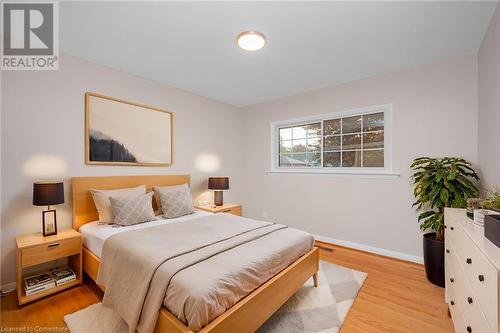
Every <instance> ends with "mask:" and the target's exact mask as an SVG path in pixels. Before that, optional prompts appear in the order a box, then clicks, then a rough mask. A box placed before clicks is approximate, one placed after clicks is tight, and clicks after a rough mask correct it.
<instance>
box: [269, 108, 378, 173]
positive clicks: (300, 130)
mask: <svg viewBox="0 0 500 333" xmlns="http://www.w3.org/2000/svg"><path fill="white" fill-rule="evenodd" d="M384 132H385V122H384V112H376V113H367V114H360V115H354V116H346V117H339V118H325V119H321V120H320V121H314V122H310V123H305V124H297V125H293V126H286V127H278V137H279V139H278V140H279V142H278V144H279V154H278V155H279V157H278V160H279V167H302V168H308V167H313V168H321V167H322V168H383V167H384Z"/></svg>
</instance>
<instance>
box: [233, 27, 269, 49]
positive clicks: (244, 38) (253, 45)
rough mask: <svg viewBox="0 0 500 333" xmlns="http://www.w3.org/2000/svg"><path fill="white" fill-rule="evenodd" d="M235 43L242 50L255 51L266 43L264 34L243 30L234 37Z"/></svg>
mask: <svg viewBox="0 0 500 333" xmlns="http://www.w3.org/2000/svg"><path fill="white" fill-rule="evenodd" d="M236 43H238V46H239V47H241V48H242V49H243V50H247V51H257V50H260V49H261V48H263V47H264V45H266V36H264V34H262V33H260V32H258V31H244V32H242V33H240V34H239V35H238V36H237V37H236Z"/></svg>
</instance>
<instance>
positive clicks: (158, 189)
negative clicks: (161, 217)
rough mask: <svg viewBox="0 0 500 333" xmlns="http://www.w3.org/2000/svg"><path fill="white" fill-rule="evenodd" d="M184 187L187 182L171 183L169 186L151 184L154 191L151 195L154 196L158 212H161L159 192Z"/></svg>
mask: <svg viewBox="0 0 500 333" xmlns="http://www.w3.org/2000/svg"><path fill="white" fill-rule="evenodd" d="M185 187H189V186H188V185H187V184H182V185H171V186H153V193H154V196H153V197H154V198H155V202H156V208H157V209H158V211H160V213H161V212H163V210H162V209H161V200H160V192H162V191H171V190H176V189H183V188H185Z"/></svg>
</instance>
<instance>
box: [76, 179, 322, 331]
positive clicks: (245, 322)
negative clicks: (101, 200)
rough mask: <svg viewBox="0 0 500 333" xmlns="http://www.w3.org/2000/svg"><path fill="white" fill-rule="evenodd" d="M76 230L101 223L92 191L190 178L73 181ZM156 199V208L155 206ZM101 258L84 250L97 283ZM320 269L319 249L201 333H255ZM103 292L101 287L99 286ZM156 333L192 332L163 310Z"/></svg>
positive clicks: (85, 265) (86, 269) (182, 181)
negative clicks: (90, 223)
mask: <svg viewBox="0 0 500 333" xmlns="http://www.w3.org/2000/svg"><path fill="white" fill-rule="evenodd" d="M71 181H72V191H73V192H72V199H73V228H74V229H76V230H78V229H79V228H80V227H81V226H82V225H84V224H85V223H89V222H92V221H96V220H98V214H97V210H96V208H95V205H94V202H93V200H92V196H91V194H90V192H89V190H90V189H92V188H96V189H116V188H124V187H133V186H138V185H146V187H147V189H148V190H151V187H152V186H169V185H180V184H185V183H187V184H189V175H151V176H104V177H74V178H72V180H71ZM154 201H155V200H153V205H154ZM99 265H100V259H99V257H97V256H96V255H94V254H93V253H92V252H91V251H90V250H88V249H87V248H85V247H84V248H83V270H84V272H85V273H87V274H88V275H89V276H90V278H92V279H93V280H94V281H96V280H97V272H98V271H99ZM318 269H319V252H318V248H316V247H315V248H313V249H312V250H311V251H309V252H308V253H306V254H305V255H303V256H302V257H300V258H299V259H298V260H296V261H295V262H294V263H292V264H291V265H290V266H288V267H287V268H285V269H284V270H282V271H281V272H280V273H278V274H277V275H275V276H274V277H273V278H271V279H270V280H269V281H267V282H266V283H264V284H263V285H261V286H260V287H259V288H257V289H256V290H254V291H253V292H252V293H251V294H249V295H248V296H246V297H245V298H243V299H242V300H241V301H239V302H238V303H236V304H235V305H233V306H232V307H231V308H230V309H228V310H227V311H226V312H224V313H223V314H221V315H220V316H219V317H217V318H216V319H215V320H213V321H212V322H211V323H210V324H208V325H207V326H205V327H204V328H203V329H202V330H201V331H199V332H200V333H234V332H238V333H251V332H255V331H256V330H257V329H258V328H259V327H260V326H261V325H262V324H263V323H264V322H265V321H266V320H267V319H268V318H269V317H270V316H271V315H272V314H273V313H274V312H275V311H276V310H278V309H279V308H280V307H281V305H283V304H284V303H285V302H286V301H287V300H288V299H289V298H290V297H291V296H292V295H293V294H294V293H295V292H296V291H297V290H298V289H299V288H300V287H301V286H302V285H303V284H304V283H305V282H306V281H307V279H309V278H311V277H313V278H314V285H315V286H316V285H317V272H318ZM99 287H100V288H101V289H103V290H104V288H103V287H102V286H99ZM155 333H193V332H192V331H191V330H190V329H189V328H187V327H186V325H184V323H182V322H181V321H179V320H178V319H177V318H176V317H175V316H174V315H173V314H172V313H170V311H168V310H167V309H166V308H164V307H162V308H161V310H160V314H159V316H158V321H157V322H156V328H155Z"/></svg>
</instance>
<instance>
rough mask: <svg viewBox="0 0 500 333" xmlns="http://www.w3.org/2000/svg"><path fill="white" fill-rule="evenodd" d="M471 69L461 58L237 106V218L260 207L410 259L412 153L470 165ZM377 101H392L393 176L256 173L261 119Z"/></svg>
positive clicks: (265, 146) (261, 169)
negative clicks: (240, 156)
mask: <svg viewBox="0 0 500 333" xmlns="http://www.w3.org/2000/svg"><path fill="white" fill-rule="evenodd" d="M476 74H477V71H476V58H475V57H473V56H470V57H464V58H460V59H454V60H449V61H446V62H440V63H435V64H431V65H425V66H419V67H416V68H413V69H406V70H401V71H398V72H394V73H390V74H387V75H382V76H377V77H373V78H368V79H365V80H360V81H355V82H351V83H347V84H343V85H338V86H334V87H330V88H325V89H322V90H316V91H313V92H309V93H304V94H300V95H295V96H291V97H287V98H283V99H280V100H276V101H272V102H268V103H264V104H260V105H257V106H252V107H247V108H245V109H244V124H245V132H244V136H243V137H244V138H245V142H244V149H245V163H244V174H245V183H244V186H243V187H244V189H245V191H244V193H243V199H244V200H243V202H244V203H245V212H246V215H248V216H250V217H254V218H263V215H264V214H265V213H267V215H268V216H269V220H271V221H275V222H279V223H284V224H288V225H290V226H293V227H297V228H300V229H304V230H307V231H309V232H311V233H313V234H317V235H322V236H324V237H328V238H333V239H338V240H344V241H349V242H354V243H360V244H363V245H364V246H371V247H376V248H380V249H383V250H388V251H395V252H397V253H394V252H392V253H391V252H389V254H392V255H399V254H401V256H402V257H405V258H409V259H413V260H419V259H420V258H419V257H421V255H422V236H421V233H420V231H419V228H418V224H417V221H416V217H415V213H414V211H413V210H412V209H411V204H412V202H413V197H412V191H411V187H410V179H409V177H410V169H409V165H410V164H411V161H412V159H414V158H416V157H419V156H422V155H425V156H435V157H440V156H461V157H464V158H466V159H467V160H469V161H471V162H473V163H474V162H476V160H477V154H476V149H477V119H476V118H477V114H476V98H477V96H476V90H477V82H476ZM387 103H392V104H393V169H394V171H396V172H399V173H400V174H401V176H400V177H399V178H397V179H387V178H361V177H346V176H333V175H294V174H267V173H266V171H268V170H269V168H270V123H271V122H273V121H279V120H286V119H291V118H297V117H303V116H308V115H317V114H324V113H331V112H335V111H343V110H349V109H355V108H360V107H364V106H372V105H381V104H387ZM264 212H265V213H264ZM372 250H373V249H372ZM381 252H382V253H386V254H387V253H388V252H385V251H381Z"/></svg>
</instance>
